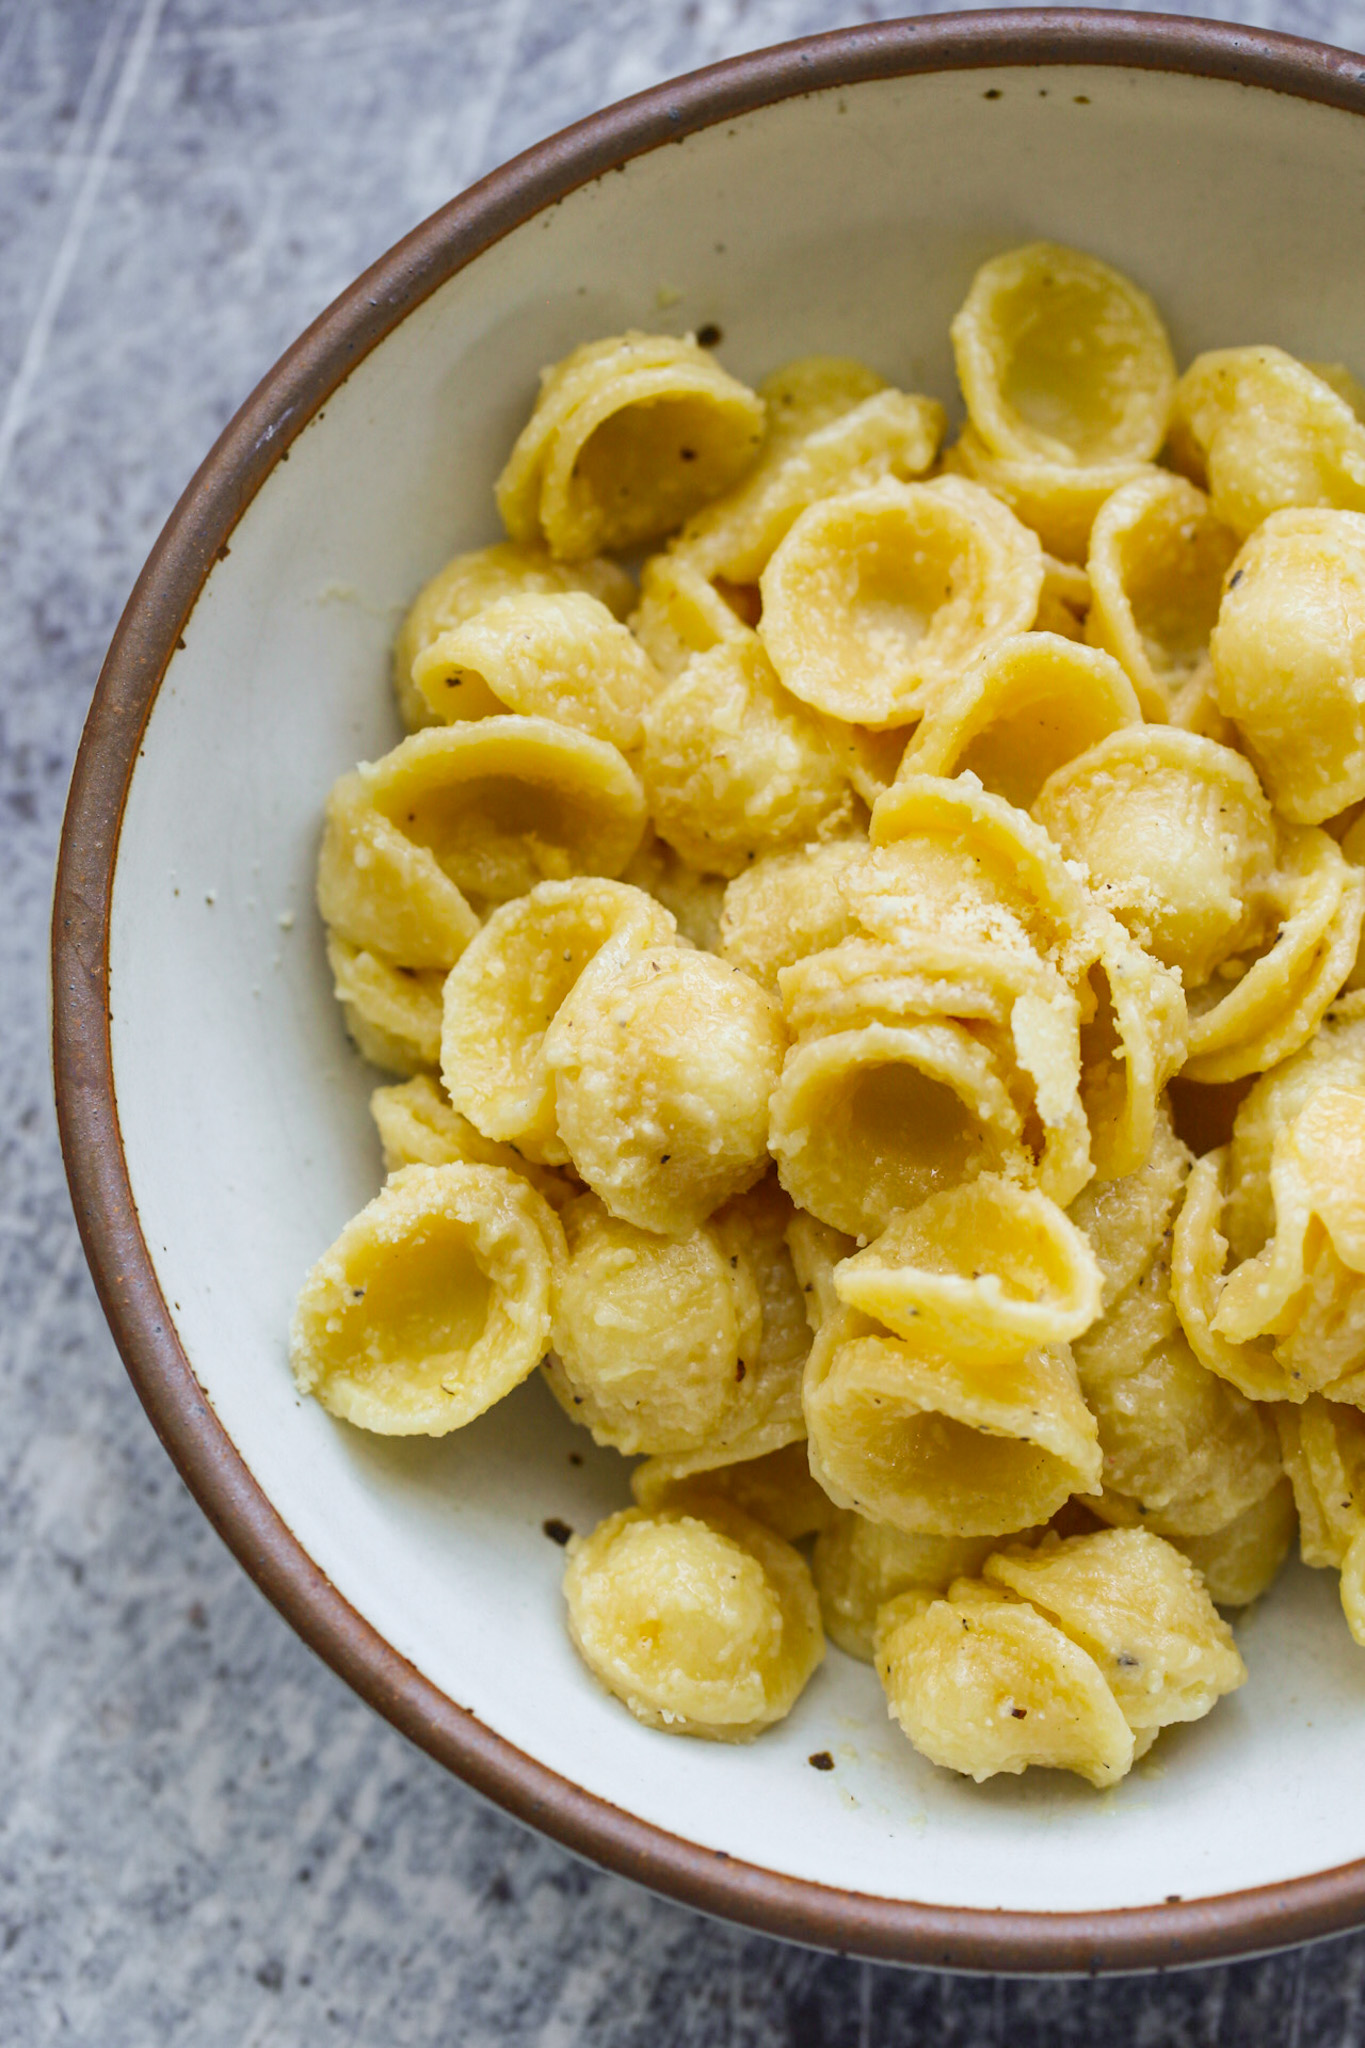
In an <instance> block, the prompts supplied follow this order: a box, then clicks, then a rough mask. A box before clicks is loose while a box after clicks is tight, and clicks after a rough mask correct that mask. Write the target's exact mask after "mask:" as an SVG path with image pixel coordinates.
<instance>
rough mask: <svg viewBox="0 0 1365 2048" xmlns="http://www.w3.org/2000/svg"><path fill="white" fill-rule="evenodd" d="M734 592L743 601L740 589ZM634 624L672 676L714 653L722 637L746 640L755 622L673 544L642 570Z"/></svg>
mask: <svg viewBox="0 0 1365 2048" xmlns="http://www.w3.org/2000/svg"><path fill="white" fill-rule="evenodd" d="M756 594H757V593H755V595H756ZM734 596H735V598H736V600H737V601H738V597H739V593H738V592H735V593H734ZM630 629H631V631H632V633H634V635H635V637H636V639H637V640H638V641H639V643H640V645H641V646H642V647H643V648H644V650H645V653H646V654H647V655H648V656H649V659H650V660H651V661H652V662H653V664H654V666H655V668H656V669H657V670H658V672H659V674H660V675H661V676H666V677H669V678H670V679H671V678H672V677H673V676H678V675H681V674H682V672H683V670H684V669H685V668H686V667H687V664H688V662H689V661H691V660H692V658H693V656H694V655H698V654H709V653H710V651H711V649H712V648H713V647H718V646H719V645H720V644H721V642H722V641H723V640H744V639H747V637H748V635H749V634H750V632H751V631H752V626H751V625H750V623H749V622H748V621H747V620H746V619H744V618H743V617H741V615H740V612H739V611H738V610H737V609H736V605H735V604H734V603H732V602H731V601H730V597H728V596H727V595H726V594H725V593H724V592H723V591H722V590H720V589H718V588H717V587H716V584H715V583H713V582H712V581H711V579H710V578H709V577H708V576H706V575H704V574H703V572H702V571H701V569H699V568H698V566H697V564H696V563H695V562H694V561H693V560H692V558H691V557H690V556H689V555H684V554H680V553H679V552H678V551H677V549H675V548H668V549H666V550H665V552H664V553H663V554H659V555H651V556H650V558H649V560H648V561H647V562H646V563H645V565H644V568H643V569H642V570H641V571H640V602H639V604H638V606H637V607H636V609H635V610H634V611H633V612H632V613H631V617H630Z"/></svg>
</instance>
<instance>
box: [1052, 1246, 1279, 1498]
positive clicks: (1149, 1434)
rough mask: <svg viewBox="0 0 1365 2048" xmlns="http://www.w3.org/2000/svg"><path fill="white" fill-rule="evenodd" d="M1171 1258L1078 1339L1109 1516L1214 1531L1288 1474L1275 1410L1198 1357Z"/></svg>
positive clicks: (1160, 1256) (1160, 1261)
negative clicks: (1173, 1286) (1174, 1293)
mask: <svg viewBox="0 0 1365 2048" xmlns="http://www.w3.org/2000/svg"><path fill="white" fill-rule="evenodd" d="M1169 1281H1170V1275H1169V1264H1168V1255H1167V1251H1166V1248H1165V1247H1164V1246H1159V1247H1158V1248H1157V1250H1156V1252H1155V1253H1154V1255H1153V1257H1152V1260H1151V1263H1150V1264H1149V1265H1148V1266H1147V1268H1146V1270H1145V1271H1144V1272H1142V1273H1140V1274H1139V1275H1138V1276H1137V1278H1136V1279H1135V1280H1133V1281H1132V1282H1131V1283H1130V1285H1129V1286H1128V1287H1127V1288H1126V1289H1125V1291H1124V1292H1123V1293H1122V1294H1121V1295H1120V1296H1119V1298H1118V1300H1117V1301H1115V1302H1114V1303H1113V1305H1112V1306H1111V1307H1110V1308H1109V1309H1108V1310H1107V1311H1106V1313H1105V1315H1104V1316H1103V1317H1102V1318H1101V1320H1100V1321H1099V1322H1097V1323H1096V1324H1095V1325H1094V1327H1093V1328H1092V1329H1090V1330H1088V1331H1087V1332H1086V1333H1085V1334H1084V1335H1083V1336H1080V1337H1078V1338H1077V1339H1076V1340H1075V1343H1074V1347H1073V1349H1074V1355H1075V1360H1076V1371H1077V1373H1078V1375H1079V1378H1080V1384H1081V1391H1082V1393H1083V1394H1084V1395H1085V1399H1086V1404H1087V1406H1088V1407H1089V1408H1090V1411H1091V1413H1092V1414H1093V1415H1094V1417H1095V1419H1096V1422H1097V1423H1098V1425H1099V1436H1100V1448H1101V1450H1102V1452H1103V1454H1104V1484H1105V1494H1106V1501H1107V1503H1108V1505H1107V1506H1100V1507H1098V1508H1097V1509H1096V1512H1097V1513H1099V1514H1102V1515H1104V1517H1105V1519H1106V1520H1111V1521H1118V1522H1128V1523H1130V1524H1133V1525H1136V1524H1137V1523H1138V1522H1139V1521H1140V1523H1141V1526H1142V1527H1143V1528H1145V1529H1150V1530H1152V1531H1153V1532H1154V1533H1155V1534H1156V1535H1158V1536H1172V1537H1181V1536H1208V1535H1212V1534H1213V1533H1214V1532H1215V1531H1217V1530H1219V1529H1223V1528H1225V1527H1226V1526H1227V1525H1228V1523H1230V1522H1232V1521H1235V1520H1236V1519H1237V1517H1238V1516H1240V1515H1242V1514H1244V1513H1245V1512H1247V1511H1248V1510H1249V1509H1251V1508H1253V1507H1255V1505H1256V1504H1257V1502H1259V1501H1261V1500H1263V1499H1264V1498H1265V1496H1266V1495H1267V1494H1268V1493H1269V1492H1270V1491H1271V1489H1272V1488H1273V1487H1274V1486H1275V1485H1276V1483H1277V1481H1278V1480H1279V1478H1280V1472H1281V1466H1280V1449H1279V1441H1278V1439H1277V1437H1276V1435H1275V1430H1274V1425H1273V1422H1272V1420H1271V1417H1270V1415H1269V1413H1268V1412H1267V1410H1266V1409H1265V1407H1264V1406H1262V1405H1260V1404H1258V1403H1256V1402H1254V1401H1250V1400H1248V1399H1247V1398H1246V1396H1245V1395H1243V1394H1241V1393H1239V1392H1238V1391H1237V1390H1236V1389H1235V1388H1234V1387H1232V1386H1230V1385H1229V1384H1228V1383H1227V1381H1226V1380H1223V1379H1220V1378H1219V1377H1218V1376H1217V1375H1216V1374H1214V1373H1212V1372H1210V1371H1209V1370H1208V1369H1207V1367H1205V1366H1204V1365H1201V1364H1200V1362H1199V1360H1198V1359H1197V1358H1196V1357H1195V1355H1194V1352H1193V1351H1192V1350H1191V1349H1190V1346H1189V1344H1188V1342H1187V1341H1186V1339H1185V1337H1184V1334H1183V1333H1182V1331H1181V1329H1180V1325H1179V1322H1178V1320H1177V1317H1176V1311H1175V1308H1174V1305H1173V1304H1172V1301H1171V1296H1170V1284H1169Z"/></svg>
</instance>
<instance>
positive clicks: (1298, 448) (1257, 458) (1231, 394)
mask: <svg viewBox="0 0 1365 2048" xmlns="http://www.w3.org/2000/svg"><path fill="white" fill-rule="evenodd" d="M1171 447H1172V452H1173V454H1174V456H1175V459H1176V462H1177V466H1178V467H1179V468H1181V469H1184V470H1186V471H1187V472H1188V473H1190V474H1191V475H1193V476H1194V477H1195V479H1196V481H1197V482H1199V483H1202V484H1204V485H1205V486H1206V488H1207V490H1208V493H1209V496H1210V498H1211V499H1212V500H1213V509H1214V511H1215V512H1216V513H1217V515H1218V517H1219V518H1220V519H1222V520H1224V521H1225V522H1226V524H1227V525H1228V526H1230V527H1231V528H1232V530H1233V532H1234V533H1236V534H1237V535H1238V536H1239V537H1243V538H1244V537H1245V536H1246V535H1247V534H1249V533H1251V532H1252V531H1253V529H1254V528H1256V527H1258V526H1259V525H1260V524H1261V522H1262V521H1263V520H1264V519H1267V518H1269V517H1271V516H1272V515H1273V514H1274V513H1276V512H1277V511H1279V510H1281V509H1282V508H1284V507H1287V506H1301V505H1302V506H1319V505H1321V506H1333V507H1336V508H1338V509H1340V510H1344V511H1356V512H1365V427H1362V425H1361V423H1360V421H1359V420H1358V419H1357V417H1356V415H1355V412H1354V411H1353V409H1352V407H1351V405H1350V403H1349V401H1348V400H1347V399H1346V398H1345V397H1343V396H1342V395H1341V393H1340V392H1339V391H1337V390H1335V389H1334V388H1333V386H1332V384H1331V383H1329V382H1328V381H1327V379H1326V378H1325V377H1323V376H1321V375H1320V374H1315V372H1314V371H1313V370H1312V369H1310V368H1309V366H1308V365H1307V364H1306V363H1301V362H1299V361H1298V360H1297V358H1296V357H1294V356H1290V355H1286V354H1285V352H1284V350H1283V349H1278V348H1268V347H1256V348H1220V349H1212V350H1210V351H1209V352H1208V353H1207V354H1205V355H1201V356H1196V357H1195V359H1194V361H1193V362H1192V363H1191V364H1190V367H1189V368H1188V370H1186V372H1185V374H1184V376H1183V377H1182V378H1181V380H1180V384H1179V387H1178V389H1177V391H1176V398H1175V417H1174V420H1173V422H1172V432H1171Z"/></svg>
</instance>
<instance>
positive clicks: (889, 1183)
mask: <svg viewBox="0 0 1365 2048" xmlns="http://www.w3.org/2000/svg"><path fill="white" fill-rule="evenodd" d="M1021 1134H1022V1122H1021V1118H1020V1115H1019V1112H1018V1110H1017V1108H1016V1107H1015V1105H1014V1103H1013V1102H1012V1101H1011V1099H1010V1096H1009V1092H1008V1090H1007V1088H1006V1086H1005V1083H1004V1081H1003V1079H1002V1078H1001V1075H1000V1072H999V1069H998V1067H997V1065H996V1063H995V1061H994V1060H993V1059H992V1057H991V1055H990V1053H989V1052H988V1051H987V1050H986V1048H985V1047H984V1046H982V1045H981V1044H979V1043H978V1041H977V1040H976V1039H975V1038H974V1037H973V1036H972V1034H971V1032H970V1031H969V1030H968V1029H967V1028H966V1027H965V1026H964V1025H961V1024H955V1023H950V1022H947V1021H944V1020H938V1021H935V1022H933V1023H923V1024H912V1025H906V1026H901V1027H896V1026H891V1025H885V1024H867V1025H864V1026H863V1027H862V1028H861V1029H859V1030H856V1031H837V1032H833V1033H831V1034H830V1035H829V1036H828V1037H826V1038H817V1039H813V1040H811V1041H810V1042H808V1043H806V1044H804V1045H801V1046H798V1047H797V1048H796V1049H795V1050H794V1051H793V1052H791V1053H790V1054H789V1055H788V1057H787V1060H786V1063H785V1065H784V1067H783V1069H782V1078H781V1081H780V1082H779V1084H778V1086H777V1088H776V1091H775V1092H774V1094H773V1098H772V1107H771V1117H770V1125H769V1133H768V1141H769V1145H770V1147H771V1150H772V1154H773V1157H774V1158H775V1159H776V1161H777V1165H778V1171H779V1173H780V1174H781V1176H782V1185H783V1187H784V1188H786V1190H787V1192H788V1194H789V1195H790V1196H791V1197H792V1200H793V1201H794V1202H795V1203H796V1204H797V1206H798V1207H799V1208H802V1209H809V1210H810V1212H811V1214H812V1215H814V1216H818V1217H819V1218H820V1220H821V1221H822V1222H824V1223H830V1224H832V1225H833V1226H834V1228H835V1229H836V1230H844V1231H847V1232H849V1234H850V1235H852V1236H855V1237H856V1236H859V1235H861V1236H866V1237H875V1236H876V1235H877V1234H878V1232H879V1231H882V1230H884V1229H885V1228H886V1225H887V1224H888V1223H889V1222H890V1220H891V1217H892V1215H893V1214H894V1213H895V1211H896V1210H898V1209H907V1208H912V1207H913V1206H914V1205H915V1204H916V1203H917V1202H921V1201H923V1200H924V1199H925V1198H926V1197H927V1196H929V1195H932V1194H936V1193H938V1192H939V1191H940V1190H942V1189H944V1188H951V1187H957V1186H960V1185H961V1184H962V1183H963V1182H964V1181H969V1180H974V1179H975V1178H976V1176H977V1174H979V1173H982V1172H985V1171H988V1170H991V1169H999V1168H1002V1167H1014V1168H1016V1169H1018V1170H1023V1169H1024V1167H1025V1160H1024V1154H1023V1151H1022V1145H1021ZM580 1171H581V1168H580Z"/></svg>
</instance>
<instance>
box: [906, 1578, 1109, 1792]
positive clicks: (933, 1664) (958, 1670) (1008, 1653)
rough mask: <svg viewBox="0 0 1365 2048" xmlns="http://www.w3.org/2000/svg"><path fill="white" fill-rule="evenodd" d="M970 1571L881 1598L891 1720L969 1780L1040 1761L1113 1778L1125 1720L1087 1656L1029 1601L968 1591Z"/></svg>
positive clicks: (1092, 1780) (1096, 1781) (1103, 1781)
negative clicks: (936, 1595) (940, 1584)
mask: <svg viewBox="0 0 1365 2048" xmlns="http://www.w3.org/2000/svg"><path fill="white" fill-rule="evenodd" d="M977 1583H978V1582H975V1581H965V1582H964V1581H959V1582H958V1583H957V1585H956V1586H954V1587H950V1588H949V1592H948V1597H947V1598H946V1599H942V1600H935V1599H933V1598H932V1596H931V1595H929V1594H926V1593H924V1592H921V1591H917V1590H912V1591H910V1592H906V1593H902V1594H900V1595H899V1596H898V1597H897V1598H896V1599H894V1600H890V1601H888V1602H887V1604H886V1606H884V1607H883V1608H882V1610H881V1612H880V1614H879V1615H878V1617H877V1630H876V1663H877V1675H878V1676H879V1678H880V1679H881V1681H882V1685H883V1687H884V1689H885V1692H886V1696H887V1703H888V1711H889V1712H890V1714H891V1716H892V1718H893V1720H895V1721H896V1722H898V1723H899V1725H900V1727H901V1728H902V1730H903V1731H904V1733H905V1734H906V1735H907V1736H908V1737H909V1739H910V1741H911V1742H912V1743H913V1744H914V1746H915V1748H916V1749H917V1750H919V1751H920V1753H921V1755H923V1756H926V1757H928V1759H929V1761H930V1762H931V1763H935V1764H940V1765H942V1766H943V1767H944V1768H946V1769H947V1770H950V1771H960V1772H961V1773H962V1774H963V1775H964V1776H965V1777H969V1778H974V1779H975V1780H976V1782H977V1784H981V1783H982V1781H983V1780H984V1779H986V1778H993V1777H995V1776H997V1775H998V1774H999V1773H1001V1772H1005V1773H1007V1774H1009V1775H1011V1776H1017V1775H1018V1774H1019V1773H1020V1772H1021V1771H1025V1770H1027V1769H1029V1768H1030V1766H1039V1765H1040V1766H1043V1767H1045V1768H1049V1769H1052V1770H1064V1771H1075V1772H1077V1773H1079V1775H1080V1776H1081V1777H1083V1778H1084V1779H1086V1780H1087V1782H1088V1783H1089V1784H1091V1785H1095V1786H1101V1787H1102V1786H1106V1785H1113V1784H1116V1783H1117V1782H1118V1780H1119V1779H1120V1778H1122V1777H1124V1776H1125V1775H1126V1774H1127V1772H1128V1771H1129V1770H1131V1768H1132V1764H1133V1755H1134V1743H1133V1731H1132V1729H1131V1728H1130V1727H1129V1726H1128V1723H1127V1721H1126V1720H1125V1719H1124V1717H1123V1714H1122V1712H1121V1711H1120V1708H1119V1704H1118V1701H1117V1700H1116V1699H1115V1698H1114V1695H1113V1692H1112V1691H1111V1690H1110V1688H1109V1686H1108V1685H1106V1684H1105V1680H1104V1674H1103V1672H1102V1671H1101V1670H1100V1668H1099V1666H1098V1664H1096V1662H1095V1660H1094V1658H1093V1657H1091V1656H1090V1655H1088V1653H1087V1652H1086V1651H1085V1650H1083V1649H1082V1648H1081V1647H1080V1646H1079V1644H1077V1643H1073V1642H1072V1641H1071V1639H1070V1638H1069V1637H1068V1636H1067V1635H1065V1634H1064V1633H1063V1632H1062V1630H1061V1629H1060V1628H1058V1627H1057V1626H1056V1624H1055V1623H1053V1622H1051V1621H1049V1620H1048V1619H1047V1618H1046V1617H1045V1616H1044V1615H1042V1614H1040V1613H1039V1612H1038V1611H1037V1609H1036V1608H1034V1607H1030V1606H1029V1605H1028V1603H1027V1602H1026V1601H1022V1600H1018V1601H1015V1600H1005V1599H996V1600H990V1599H981V1598H979V1597H973V1593H972V1589H973V1587H974V1586H975V1585H976V1584H977ZM959 1589H960V1590H961V1592H962V1594H963V1597H961V1598H959V1597H957V1596H958V1593H959Z"/></svg>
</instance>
